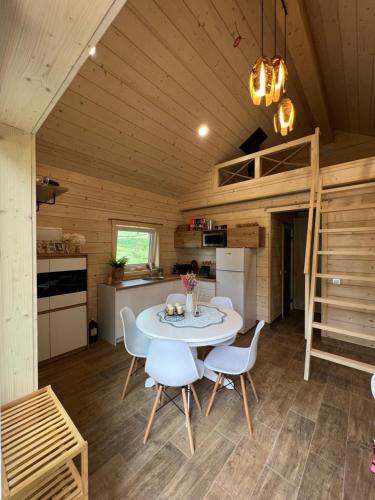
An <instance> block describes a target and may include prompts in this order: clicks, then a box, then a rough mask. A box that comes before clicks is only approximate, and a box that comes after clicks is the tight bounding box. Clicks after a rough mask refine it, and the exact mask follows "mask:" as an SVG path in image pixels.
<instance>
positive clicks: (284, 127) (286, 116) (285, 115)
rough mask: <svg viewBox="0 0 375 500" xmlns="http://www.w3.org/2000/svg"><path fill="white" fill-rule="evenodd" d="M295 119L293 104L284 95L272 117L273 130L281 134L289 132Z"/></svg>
mask: <svg viewBox="0 0 375 500" xmlns="http://www.w3.org/2000/svg"><path fill="white" fill-rule="evenodd" d="M294 120H295V110H294V104H293V102H292V101H291V99H289V98H288V97H284V98H283V99H282V100H281V101H280V103H279V105H278V107H277V111H276V113H275V115H274V117H273V124H274V127H275V132H277V133H280V134H281V135H282V136H285V135H287V134H288V132H291V131H292V130H293V127H294Z"/></svg>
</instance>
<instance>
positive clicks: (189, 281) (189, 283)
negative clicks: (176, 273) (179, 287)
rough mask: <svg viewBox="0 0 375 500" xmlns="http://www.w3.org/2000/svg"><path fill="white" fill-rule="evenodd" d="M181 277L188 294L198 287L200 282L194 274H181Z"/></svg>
mask: <svg viewBox="0 0 375 500" xmlns="http://www.w3.org/2000/svg"><path fill="white" fill-rule="evenodd" d="M180 277H181V281H182V284H183V286H184V288H185V290H186V291H188V292H192V291H193V290H194V288H195V287H196V286H197V285H198V280H197V278H196V276H195V274H194V273H187V274H185V275H182V274H181V275H180Z"/></svg>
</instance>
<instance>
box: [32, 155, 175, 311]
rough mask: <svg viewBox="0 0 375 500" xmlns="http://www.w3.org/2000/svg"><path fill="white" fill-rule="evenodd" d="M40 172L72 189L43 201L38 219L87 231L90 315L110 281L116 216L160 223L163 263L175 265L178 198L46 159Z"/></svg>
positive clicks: (39, 222)
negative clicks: (52, 200)
mask: <svg viewBox="0 0 375 500" xmlns="http://www.w3.org/2000/svg"><path fill="white" fill-rule="evenodd" d="M37 174H38V175H47V176H49V177H51V178H53V179H55V180H57V181H58V182H60V185H61V186H63V187H66V188H68V190H69V191H68V192H67V193H65V194H63V195H62V196H61V197H59V198H58V199H57V201H56V205H52V206H47V205H41V207H40V211H39V212H38V215H37V225H38V226H47V227H62V228H63V230H64V232H68V233H69V232H78V233H81V234H83V235H84V236H85V237H86V240H87V243H86V245H85V247H83V249H82V252H84V253H87V254H88V314H89V318H96V317H97V285H98V284H99V283H104V282H105V281H106V279H107V276H108V273H109V271H110V268H109V266H108V264H107V262H108V260H109V259H110V257H111V244H112V242H111V238H112V236H111V219H118V220H124V221H127V222H134V223H137V222H141V223H149V224H160V225H161V226H160V232H159V234H160V265H161V266H162V267H163V268H164V269H165V270H166V271H168V272H169V271H170V270H171V267H172V265H173V263H174V262H175V259H176V256H175V251H174V243H173V235H174V231H175V228H176V226H177V224H178V223H179V217H180V215H179V211H178V206H177V201H176V200H174V199H172V198H168V197H166V196H162V195H159V194H153V193H150V192H146V191H142V190H140V189H135V188H130V187H127V186H124V185H122V184H116V183H113V182H109V181H104V180H100V179H97V178H94V177H90V176H87V175H82V174H78V173H75V172H72V171H70V170H64V169H59V168H54V167H48V166H46V165H41V164H38V165H37Z"/></svg>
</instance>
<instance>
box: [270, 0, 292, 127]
mask: <svg viewBox="0 0 375 500" xmlns="http://www.w3.org/2000/svg"><path fill="white" fill-rule="evenodd" d="M281 3H282V5H283V9H284V59H282V58H281V57H280V56H275V57H274V58H273V59H272V61H274V66H275V73H276V79H277V83H276V85H275V94H274V99H273V100H274V102H278V101H279V99H280V97H281V95H282V96H283V98H282V99H281V101H280V102H279V105H278V106H277V111H276V113H275V115H274V117H273V126H274V129H275V132H276V133H280V134H281V135H282V136H286V135H288V133H289V132H292V130H293V128H294V122H295V119H296V110H295V107H294V104H293V102H292V100H291V99H290V98H289V97H286V81H287V79H288V70H287V69H286V16H287V15H288V11H287V10H286V5H285V2H284V0H281ZM275 52H276V0H275Z"/></svg>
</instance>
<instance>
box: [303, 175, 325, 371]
mask: <svg viewBox="0 0 375 500" xmlns="http://www.w3.org/2000/svg"><path fill="white" fill-rule="evenodd" d="M321 191H322V178H321V177H320V178H319V181H318V195H317V200H316V215H315V231H314V246H313V258H312V266H311V284H310V294H309V300H310V303H309V312H308V320H307V340H306V354H305V372H304V379H305V380H309V376H310V361H311V346H312V337H313V327H312V324H313V319H314V304H315V302H314V297H315V292H316V274H317V269H318V258H319V257H318V247H319V229H320V217H321V215H320V205H321V198H322V194H321Z"/></svg>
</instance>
